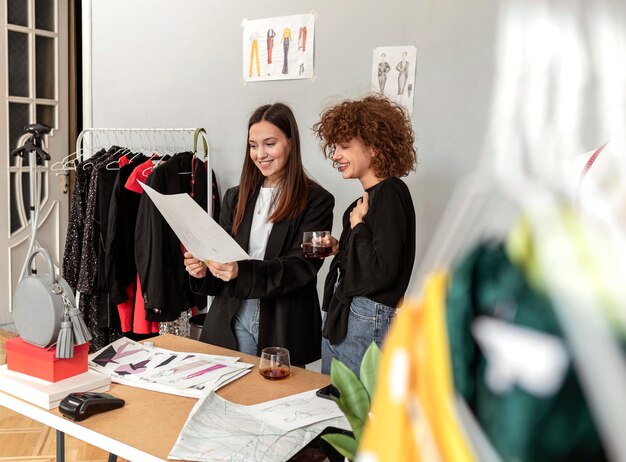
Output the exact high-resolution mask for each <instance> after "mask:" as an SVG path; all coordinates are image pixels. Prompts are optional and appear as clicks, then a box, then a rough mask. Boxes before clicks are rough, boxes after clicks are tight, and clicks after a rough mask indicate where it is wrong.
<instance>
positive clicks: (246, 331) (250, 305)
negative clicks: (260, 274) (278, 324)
mask: <svg viewBox="0 0 626 462" xmlns="http://www.w3.org/2000/svg"><path fill="white" fill-rule="evenodd" d="M259 303H260V300H259V299H258V298H255V299H252V300H244V301H243V303H242V304H241V307H240V308H239V310H238V311H237V313H236V314H235V317H234V318H233V330H234V332H235V338H236V339H237V349H238V350H239V351H241V352H242V353H247V354H249V355H255V356H256V354H257V348H258V343H259V313H260V309H259Z"/></svg>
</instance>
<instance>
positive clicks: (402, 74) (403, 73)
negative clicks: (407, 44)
mask: <svg viewBox="0 0 626 462" xmlns="http://www.w3.org/2000/svg"><path fill="white" fill-rule="evenodd" d="M404 55H405V53H403V56H402V61H400V62H399V63H398V65H397V66H396V71H398V72H399V74H398V94H399V95H403V94H404V87H406V81H407V80H408V78H409V62H408V61H407V60H405V59H404Z"/></svg>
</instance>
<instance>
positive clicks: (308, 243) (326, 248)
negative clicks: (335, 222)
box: [302, 231, 333, 258]
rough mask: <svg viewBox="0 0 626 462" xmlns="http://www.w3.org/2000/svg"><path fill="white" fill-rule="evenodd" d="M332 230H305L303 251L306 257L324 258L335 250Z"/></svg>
mask: <svg viewBox="0 0 626 462" xmlns="http://www.w3.org/2000/svg"><path fill="white" fill-rule="evenodd" d="M330 236H331V235H330V231H305V233H304V235H303V237H302V252H303V253H304V256H305V257H306V258H324V257H328V256H329V255H330V254H331V253H332V252H333V244H332V240H331V239H330Z"/></svg>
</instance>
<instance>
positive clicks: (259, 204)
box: [248, 188, 276, 260]
mask: <svg viewBox="0 0 626 462" xmlns="http://www.w3.org/2000/svg"><path fill="white" fill-rule="evenodd" d="M275 191H276V188H261V191H259V197H258V198H257V200H256V204H255V205H254V215H253V218H252V227H251V228H250V242H249V245H248V255H250V257H251V258H252V259H254V260H263V257H264V256H265V249H266V248H267V240H268V238H269V237H270V233H271V232H272V226H273V223H272V222H269V221H268V220H267V219H268V217H269V216H270V214H271V213H270V212H271V211H270V207H271V206H272V205H274V204H272V202H273V200H272V199H273V198H274V194H275Z"/></svg>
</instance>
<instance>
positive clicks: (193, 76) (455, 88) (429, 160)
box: [84, 0, 595, 286]
mask: <svg viewBox="0 0 626 462" xmlns="http://www.w3.org/2000/svg"><path fill="white" fill-rule="evenodd" d="M84 2H87V3H86V5H87V6H89V5H91V7H92V12H91V13H92V16H91V26H92V36H91V38H92V48H91V59H92V66H91V72H92V88H91V100H90V101H89V102H90V103H91V111H92V113H91V115H92V122H91V125H92V126H94V127H197V126H202V127H205V128H206V129H207V131H208V133H209V138H210V142H211V147H212V152H213V159H214V168H215V170H216V173H217V177H218V181H219V184H220V188H221V191H222V192H223V191H225V189H226V188H228V187H231V186H233V185H235V184H237V182H238V176H239V172H240V167H241V163H242V158H243V155H244V149H245V142H246V131H245V130H246V122H247V119H248V117H249V115H250V113H251V112H252V110H253V109H254V108H256V107H257V106H259V105H261V104H265V103H268V102H275V101H282V102H285V103H287V104H289V105H290V106H291V107H292V108H293V110H294V112H295V114H296V117H297V120H298V122H299V125H300V129H301V138H302V144H303V152H304V163H305V166H306V168H307V170H308V171H309V173H310V174H311V175H312V176H313V177H314V178H315V179H316V180H317V181H319V182H320V183H321V184H322V185H324V186H325V187H326V188H327V189H328V190H330V191H331V192H332V193H333V194H334V195H335V198H336V208H335V226H334V230H333V231H334V234H335V235H339V232H340V227H341V223H340V221H341V216H342V214H343V211H344V209H345V208H346V207H347V205H348V204H349V203H350V202H351V201H353V200H354V199H355V198H356V197H357V196H358V195H360V193H361V190H360V186H359V184H358V183H357V182H356V181H355V180H353V181H346V180H342V179H341V177H340V176H339V174H338V173H337V172H336V171H334V170H332V169H331V166H330V163H329V162H328V161H326V160H324V159H323V158H322V156H321V154H320V150H319V145H318V142H317V140H315V139H314V138H313V136H312V134H311V131H310V127H311V126H312V125H313V124H314V123H315V122H316V121H317V119H318V116H319V113H320V111H321V110H322V109H323V108H324V107H325V106H327V105H329V104H332V103H334V102H337V101H339V100H341V99H344V98H357V97H360V96H363V95H365V94H366V93H367V92H368V91H369V82H370V73H371V66H372V49H373V48H375V47H377V46H392V45H405V44H414V45H416V46H417V49H418V59H417V76H416V82H415V86H414V88H415V106H414V113H413V119H412V120H413V126H414V128H415V132H416V145H417V149H418V156H419V161H420V164H419V166H418V169H417V172H416V173H412V174H411V175H410V176H408V177H407V178H406V179H405V181H406V183H407V184H408V185H409V188H410V190H411V193H412V196H413V200H414V203H415V208H416V214H417V221H418V227H417V229H418V231H417V232H418V235H417V258H416V266H417V265H419V262H420V259H421V258H422V256H423V255H424V253H425V251H426V249H427V246H428V243H429V241H430V240H431V238H432V236H433V233H434V231H435V228H436V226H437V223H438V221H439V218H440V216H441V214H442V212H443V210H444V208H445V206H446V203H447V201H448V199H449V196H450V193H451V191H452V188H453V186H454V184H455V182H456V181H457V180H458V179H459V178H460V177H461V176H462V175H463V174H464V173H466V172H467V171H469V170H471V169H472V168H474V166H475V165H476V163H477V160H478V158H479V155H480V153H481V151H482V150H483V145H484V143H483V141H484V137H485V133H486V131H487V126H488V121H489V111H490V109H491V98H492V88H493V87H494V81H493V79H494V69H495V64H494V60H495V58H494V57H495V52H496V30H497V22H498V15H499V12H500V9H501V8H502V4H503V3H505V2H500V1H498V0H479V1H461V0H420V1H415V0H389V1H388V2H381V1H380V0H340V1H338V0H316V1H313V0H300V1H297V2H294V1H292V0H272V1H259V0H254V1H252V0H237V1H224V0H185V1H171V0H170V1H168V0H84ZM509 3H510V2H509ZM573 3H574V2H572V4H573ZM575 3H577V4H578V3H580V4H582V3H581V2H575ZM85 9H86V10H88V8H85ZM311 11H314V12H316V13H317V14H318V19H317V21H316V24H315V74H316V78H315V79H314V80H313V81H311V80H293V81H278V82H258V83H249V84H247V85H244V84H242V82H241V74H242V28H241V22H242V19H243V18H248V19H260V18H266V17H273V16H282V15H291V14H301V13H308V12H311ZM579 16H580V18H581V19H584V17H585V16H584V11H583V12H581V13H580V14H579ZM86 96H87V97H89V95H86ZM591 138H593V137H591ZM594 142H595V140H593V141H592V142H590V143H589V144H588V149H591V147H593V146H594V144H593V143H594ZM583 151H584V149H583V150H582V151H581V152H583ZM327 266H328V265H327V264H326V265H325V267H324V268H323V270H322V277H321V278H320V279H322V280H323V275H324V274H325V271H326V268H327ZM413 286H416V283H415V281H414V282H413Z"/></svg>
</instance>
